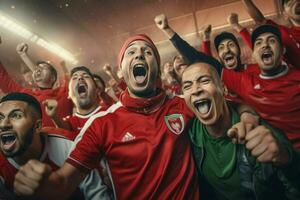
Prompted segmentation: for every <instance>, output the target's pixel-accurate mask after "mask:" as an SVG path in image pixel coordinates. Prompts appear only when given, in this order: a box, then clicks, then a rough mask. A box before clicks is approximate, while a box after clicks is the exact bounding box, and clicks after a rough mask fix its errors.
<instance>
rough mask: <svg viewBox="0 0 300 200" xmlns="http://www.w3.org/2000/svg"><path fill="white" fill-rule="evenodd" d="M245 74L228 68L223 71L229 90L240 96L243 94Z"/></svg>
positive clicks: (223, 77) (224, 80) (223, 78)
mask: <svg viewBox="0 0 300 200" xmlns="http://www.w3.org/2000/svg"><path fill="white" fill-rule="evenodd" d="M245 76H246V74H245V73H243V72H236V71H234V70H230V69H226V68H224V69H223V71H222V80H223V82H224V84H225V86H226V88H227V89H228V91H232V92H234V93H236V94H237V95H239V96H242V95H241V94H242V92H243V84H244V83H243V80H244V79H245Z"/></svg>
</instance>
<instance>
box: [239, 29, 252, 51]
mask: <svg viewBox="0 0 300 200" xmlns="http://www.w3.org/2000/svg"><path fill="white" fill-rule="evenodd" d="M240 36H241V37H242V38H243V40H244V42H246V44H247V45H248V46H249V47H250V48H251V49H252V42H251V35H250V33H249V31H248V29H247V28H243V29H242V30H241V31H240Z"/></svg>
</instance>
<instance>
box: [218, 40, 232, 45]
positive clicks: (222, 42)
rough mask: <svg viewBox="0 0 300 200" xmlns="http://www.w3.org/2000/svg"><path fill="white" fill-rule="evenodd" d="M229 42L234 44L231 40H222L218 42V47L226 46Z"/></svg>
mask: <svg viewBox="0 0 300 200" xmlns="http://www.w3.org/2000/svg"><path fill="white" fill-rule="evenodd" d="M229 42H232V43H234V44H235V42H234V41H233V40H232V39H224V40H222V41H221V42H220V45H225V44H228V43H229ZM220 45H219V46H220Z"/></svg>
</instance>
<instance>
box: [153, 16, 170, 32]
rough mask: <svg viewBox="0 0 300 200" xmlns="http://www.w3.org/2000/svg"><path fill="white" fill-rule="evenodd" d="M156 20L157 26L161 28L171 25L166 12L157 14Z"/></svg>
mask: <svg viewBox="0 0 300 200" xmlns="http://www.w3.org/2000/svg"><path fill="white" fill-rule="evenodd" d="M154 21H155V24H156V26H157V27H158V28H159V29H161V30H163V29H166V28H168V27H169V24H168V19H167V17H166V16H165V15H164V14H160V15H157V16H156V17H155V18H154Z"/></svg>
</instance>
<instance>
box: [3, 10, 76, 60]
mask: <svg viewBox="0 0 300 200" xmlns="http://www.w3.org/2000/svg"><path fill="white" fill-rule="evenodd" d="M0 26H2V27H3V28H5V29H7V30H8V31H10V32H12V33H14V34H16V35H19V36H21V37H23V38H25V39H27V40H30V41H31V42H34V43H36V44H37V45H39V46H41V47H43V48H45V49H47V50H48V51H50V52H52V53H54V54H56V55H58V56H59V57H61V58H63V59H64V60H66V61H69V62H71V63H73V64H74V65H76V64H77V63H78V61H77V60H76V59H75V57H74V56H73V55H72V54H71V53H70V52H69V51H67V50H65V49H64V48H62V47H61V46H59V45H58V44H55V43H54V42H48V41H46V40H44V39H42V38H41V37H39V36H38V35H36V34H34V33H31V32H30V31H29V30H27V29H26V28H24V27H23V26H21V25H19V24H18V23H16V22H15V21H14V20H11V19H9V18H8V17H6V16H4V15H3V14H1V13H0Z"/></svg>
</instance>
